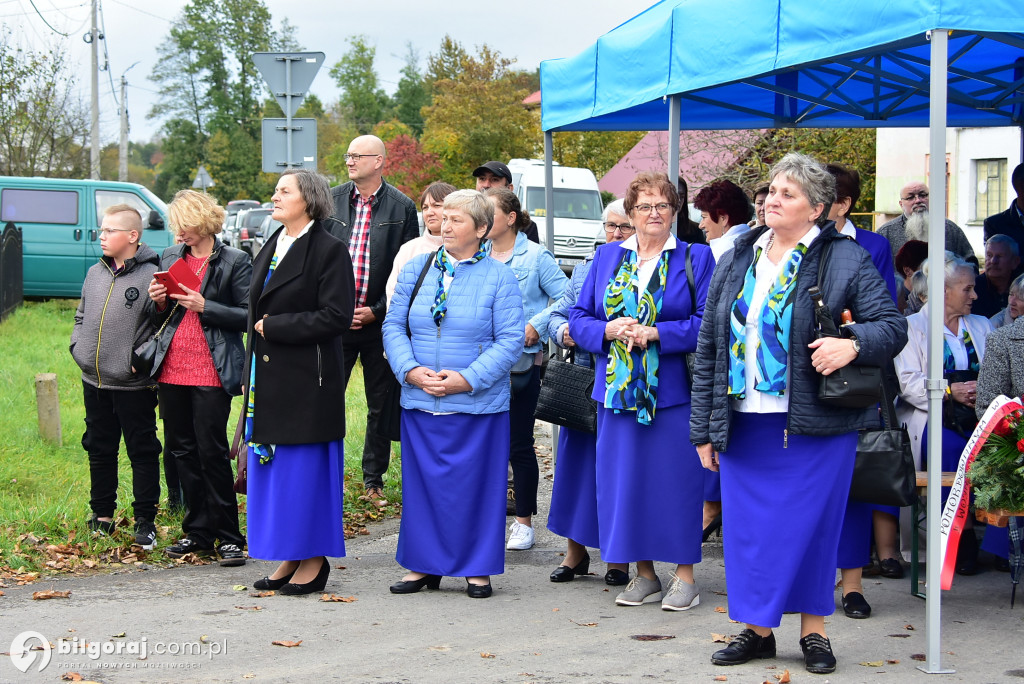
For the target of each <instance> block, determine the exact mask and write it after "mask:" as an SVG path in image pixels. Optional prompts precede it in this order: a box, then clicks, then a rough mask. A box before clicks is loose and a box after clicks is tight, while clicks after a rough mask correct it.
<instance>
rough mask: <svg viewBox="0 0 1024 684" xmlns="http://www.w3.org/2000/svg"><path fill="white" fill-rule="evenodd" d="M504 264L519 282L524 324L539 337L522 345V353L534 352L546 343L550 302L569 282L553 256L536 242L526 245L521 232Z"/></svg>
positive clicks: (556, 297)
mask: <svg viewBox="0 0 1024 684" xmlns="http://www.w3.org/2000/svg"><path fill="white" fill-rule="evenodd" d="M507 265H508V267H509V268H511V269H512V272H513V273H515V275H516V280H518V281H519V290H520V291H521V292H522V293H523V313H524V314H525V316H526V322H527V323H529V324H531V325H532V326H533V327H534V328H535V329H536V330H537V334H538V335H540V341H539V342H537V344H532V345H529V346H524V347H523V352H525V353H534V352H538V351H540V350H541V349H542V348H543V346H544V345H545V344H547V341H548V318H549V317H550V316H551V310H552V309H553V308H554V306H555V305H554V303H553V302H557V301H558V300H559V299H560V298H561V297H562V294H563V293H564V292H565V288H566V286H567V285H568V284H569V279H568V278H567V277H566V275H565V274H564V273H562V269H561V268H559V266H558V262H556V261H555V256H554V255H553V254H552V253H551V252H549V251H548V250H546V249H544V248H543V247H541V246H540V245H538V244H537V243H535V242H530V241H529V240H528V239H527V237H526V234H525V233H519V234H518V235H516V244H515V247H513V249H512V258H511V259H509V261H508V263H507ZM524 327H525V326H524Z"/></svg>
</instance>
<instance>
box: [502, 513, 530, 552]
mask: <svg viewBox="0 0 1024 684" xmlns="http://www.w3.org/2000/svg"><path fill="white" fill-rule="evenodd" d="M508 529H509V530H511V532H512V534H511V535H509V538H508V546H506V547H505V548H507V549H509V550H511V551H525V550H526V549H529V548H531V547H532V546H533V528H532V527H530V526H529V525H524V524H522V523H521V522H519V521H518V520H513V521H512V525H511V527H509V528H508Z"/></svg>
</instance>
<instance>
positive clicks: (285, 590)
mask: <svg viewBox="0 0 1024 684" xmlns="http://www.w3.org/2000/svg"><path fill="white" fill-rule="evenodd" d="M330 574H331V564H330V563H328V562H327V558H326V557H325V558H324V560H323V565H321V566H320V572H318V573H317V574H316V577H314V578H313V579H312V580H310V581H309V582H306V583H305V584H295V583H294V582H289V583H288V584H286V585H284V586H283V587H281V594H282V595H284V596H302V595H303V594H312V593H313V592H317V591H323V590H324V587H326V586H327V576H328V575H330Z"/></svg>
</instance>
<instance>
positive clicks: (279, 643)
mask: <svg viewBox="0 0 1024 684" xmlns="http://www.w3.org/2000/svg"><path fill="white" fill-rule="evenodd" d="M301 643H302V639H299V640H298V641H271V642H270V645H271V646H284V647H285V648H295V647H296V646H298V645H299V644H301Z"/></svg>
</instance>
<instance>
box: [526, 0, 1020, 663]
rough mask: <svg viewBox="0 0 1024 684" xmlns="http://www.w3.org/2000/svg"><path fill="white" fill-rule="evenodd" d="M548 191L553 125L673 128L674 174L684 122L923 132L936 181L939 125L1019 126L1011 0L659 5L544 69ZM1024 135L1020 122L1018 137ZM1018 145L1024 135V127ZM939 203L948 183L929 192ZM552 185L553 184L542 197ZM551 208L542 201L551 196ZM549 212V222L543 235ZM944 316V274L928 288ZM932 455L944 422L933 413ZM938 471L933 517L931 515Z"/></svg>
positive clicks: (935, 603) (932, 482)
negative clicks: (926, 135)
mask: <svg viewBox="0 0 1024 684" xmlns="http://www.w3.org/2000/svg"><path fill="white" fill-rule="evenodd" d="M540 80H541V93H542V98H541V127H542V129H543V130H544V143H545V162H546V164H547V171H548V174H549V175H548V180H549V182H548V188H549V189H550V187H551V183H550V178H551V176H550V173H551V148H552V146H551V140H552V137H551V136H552V133H553V132H555V131H580V130H665V129H668V130H669V144H670V145H671V146H672V147H670V150H669V169H668V172H669V177H670V178H674V177H675V176H677V175H678V170H679V148H678V145H679V131H680V129H746V128H784V127H786V128H793V127H806V128H830V127H869V128H876V127H882V126H890V127H929V128H930V131H931V133H930V138H931V144H930V166H929V174H930V176H931V177H932V178H944V177H945V129H946V126H947V125H951V126H1014V125H1016V126H1021V127H1022V128H1024V3H1022V2H1021V1H1020V0H986V2H984V3H981V2H977V1H976V0H973V1H972V0H904V1H902V2H899V3H895V2H890V1H889V0H862V1H861V2H857V3H834V2H821V1H820V0H773V1H769V0H663V1H662V2H659V3H657V4H655V5H653V6H652V7H650V8H648V9H647V10H646V11H644V12H642V13H641V14H639V15H637V16H636V17H634V18H633V19H630V20H629V21H627V22H625V23H623V24H621V25H620V26H618V27H616V28H614V29H612V30H611V31H609V32H608V33H606V34H605V35H603V36H601V37H600V38H598V39H597V41H596V42H595V43H594V44H593V45H591V46H590V47H589V48H587V49H586V50H584V51H583V52H581V53H580V54H578V55H576V56H575V57H570V58H565V59H556V60H549V61H545V62H543V63H542V64H541V69H540ZM1022 133H1024V131H1022ZM1022 141H1024V135H1022ZM931 191H932V202H933V206H938V207H941V206H945V201H946V199H945V194H946V192H945V186H944V184H943V183H937V184H934V185H933V187H932V188H931ZM549 192H550V190H549ZM547 202H548V203H549V204H550V203H551V197H550V195H549V196H548V197H547ZM944 218H945V217H944V216H943V215H942V214H941V212H933V213H932V215H931V224H930V227H929V259H930V260H931V261H932V262H933V263H934V262H936V261H939V262H941V260H942V258H943V256H942V249H943V247H942V246H943V236H944V225H943V221H944ZM553 231H554V226H553V221H552V219H551V218H550V215H549V218H548V220H547V234H548V244H552V242H551V240H552V239H553ZM928 294H929V297H928V306H929V311H928V316H929V320H931V321H939V320H942V318H941V307H942V300H943V284H942V281H941V279H938V278H933V279H932V282H930V283H929V293H928ZM928 357H929V358H928V390H929V413H930V415H933V416H938V415H941V402H942V393H943V389H944V386H945V381H944V380H943V378H942V330H941V328H939V327H938V326H934V327H933V328H932V329H931V330H930V331H929V346H928ZM928 443H929V452H930V453H939V452H940V449H939V445H940V444H941V421H939V420H932V421H929V432H928ZM940 476H941V473H940V472H939V469H934V470H933V471H930V472H929V482H928V484H929V488H928V490H929V492H931V493H932V494H931V495H930V496H929V497H928V507H927V514H928V517H929V519H930V520H933V521H937V520H939V518H940V506H939V503H940V497H939V496H938V492H939V491H940V487H939V483H940ZM928 541H929V545H928V568H927V582H928V586H929V587H930V588H933V590H932V591H929V592H928V600H927V604H926V621H927V629H928V632H927V654H926V663H925V664H924V665H923V666H921V669H922V670H924V671H925V672H929V673H940V672H949V671H950V670H948V669H944V668H943V667H942V665H941V648H940V641H941V634H940V607H941V592H940V591H937V590H935V589H934V588H937V587H939V586H940V578H939V575H940V570H941V568H940V567H939V553H940V550H939V525H935V524H933V525H930V526H929V530H928Z"/></svg>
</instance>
